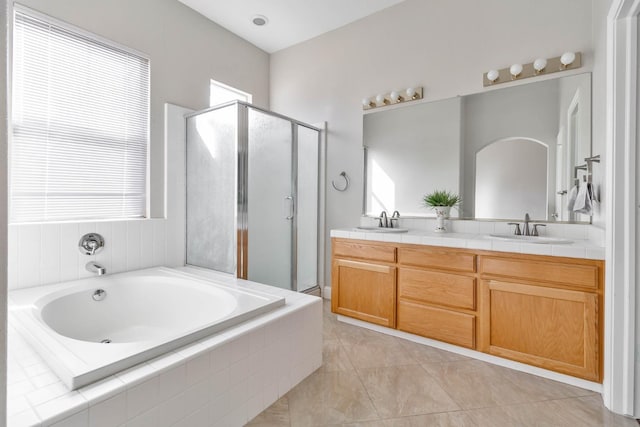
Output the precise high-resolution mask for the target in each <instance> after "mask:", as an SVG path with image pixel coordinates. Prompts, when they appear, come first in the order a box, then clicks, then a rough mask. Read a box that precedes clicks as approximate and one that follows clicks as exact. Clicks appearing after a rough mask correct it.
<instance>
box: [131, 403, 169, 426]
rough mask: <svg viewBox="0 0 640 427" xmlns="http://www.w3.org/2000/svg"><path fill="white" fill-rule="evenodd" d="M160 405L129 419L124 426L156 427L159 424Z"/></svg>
mask: <svg viewBox="0 0 640 427" xmlns="http://www.w3.org/2000/svg"><path fill="white" fill-rule="evenodd" d="M159 418H160V407H158V406H156V407H154V408H153V409H151V410H149V411H147V412H145V413H143V414H141V415H139V416H137V417H135V418H132V419H130V420H129V421H127V423H126V424H125V425H126V427H156V426H157V425H158V424H159Z"/></svg>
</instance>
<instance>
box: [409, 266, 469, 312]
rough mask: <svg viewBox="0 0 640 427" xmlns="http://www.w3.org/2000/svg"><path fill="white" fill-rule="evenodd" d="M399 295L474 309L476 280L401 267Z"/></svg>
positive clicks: (416, 299)
mask: <svg viewBox="0 0 640 427" xmlns="http://www.w3.org/2000/svg"><path fill="white" fill-rule="evenodd" d="M398 298H399V299H400V298H402V299H408V300H414V301H417V302H426V303H432V304H438V305H444V306H450V307H456V308H464V309H469V310H475V308H476V279H475V278H474V277H469V276H460V275H458V274H450V273H440V272H435V271H424V270H415V269H411V268H400V269H399V270H398Z"/></svg>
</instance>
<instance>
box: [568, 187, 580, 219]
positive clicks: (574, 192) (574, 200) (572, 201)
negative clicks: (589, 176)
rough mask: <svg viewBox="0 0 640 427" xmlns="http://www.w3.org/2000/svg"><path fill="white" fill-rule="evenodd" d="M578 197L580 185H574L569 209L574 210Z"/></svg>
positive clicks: (570, 192)
mask: <svg viewBox="0 0 640 427" xmlns="http://www.w3.org/2000/svg"><path fill="white" fill-rule="evenodd" d="M576 197H578V186H576V185H574V186H573V187H571V190H569V201H568V202H567V210H568V211H569V212H571V211H573V206H574V205H575V204H576Z"/></svg>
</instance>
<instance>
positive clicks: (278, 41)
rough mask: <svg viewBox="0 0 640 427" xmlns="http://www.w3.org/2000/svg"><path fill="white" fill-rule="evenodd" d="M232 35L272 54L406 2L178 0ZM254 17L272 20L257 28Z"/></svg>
mask: <svg viewBox="0 0 640 427" xmlns="http://www.w3.org/2000/svg"><path fill="white" fill-rule="evenodd" d="M179 1H180V2H181V3H184V4H185V5H187V6H189V7H190V8H192V9H194V10H195V11H197V12H199V13H201V14H202V15H204V16H206V17H207V18H209V19H211V20H212V21H214V22H215V23H217V24H219V25H221V26H223V27H224V28H226V29H227V30H229V31H231V32H232V33H234V34H236V35H238V36H240V37H242V38H243V39H245V40H248V41H249V42H251V43H253V44H254V45H256V46H258V47H259V48H260V49H262V50H265V51H266V52H269V53H273V52H276V51H278V50H280V49H284V48H286V47H289V46H292V45H294V44H297V43H300V42H303V41H305V40H309V39H311V38H313V37H316V36H319V35H320V34H323V33H326V32H328V31H331V30H334V29H336V28H339V27H342V26H344V25H347V24H349V23H351V22H353V21H357V20H358V19H360V18H364V17H365V16H368V15H371V14H372V13H374V12H377V11H379V10H382V9H385V8H387V7H389V6H393V5H395V4H398V3H401V2H402V1H404V0H233V1H230V0H179ZM255 15H264V16H266V17H267V18H268V19H269V22H268V24H267V25H264V26H262V27H258V26H256V25H254V24H253V23H252V22H251V19H252V18H253V17H254V16H255Z"/></svg>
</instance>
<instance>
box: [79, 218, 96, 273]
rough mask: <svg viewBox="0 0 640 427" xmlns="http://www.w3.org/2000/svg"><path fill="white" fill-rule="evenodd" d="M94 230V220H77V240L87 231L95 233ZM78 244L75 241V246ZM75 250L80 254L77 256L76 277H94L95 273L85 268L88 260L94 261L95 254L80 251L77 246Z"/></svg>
mask: <svg viewBox="0 0 640 427" xmlns="http://www.w3.org/2000/svg"><path fill="white" fill-rule="evenodd" d="M95 232H96V223H95V222H79V223H78V240H80V238H81V237H82V236H84V235H85V234H87V233H95ZM77 245H78V244H77V243H76V246H77ZM76 251H77V252H78V254H79V255H80V257H79V258H78V262H79V264H78V277H79V278H81V279H82V278H85V277H94V276H95V275H96V273H93V272H91V271H89V270H87V267H86V265H87V263H88V262H90V261H95V260H96V256H95V255H85V254H83V253H81V252H80V250H79V249H78V248H76Z"/></svg>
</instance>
